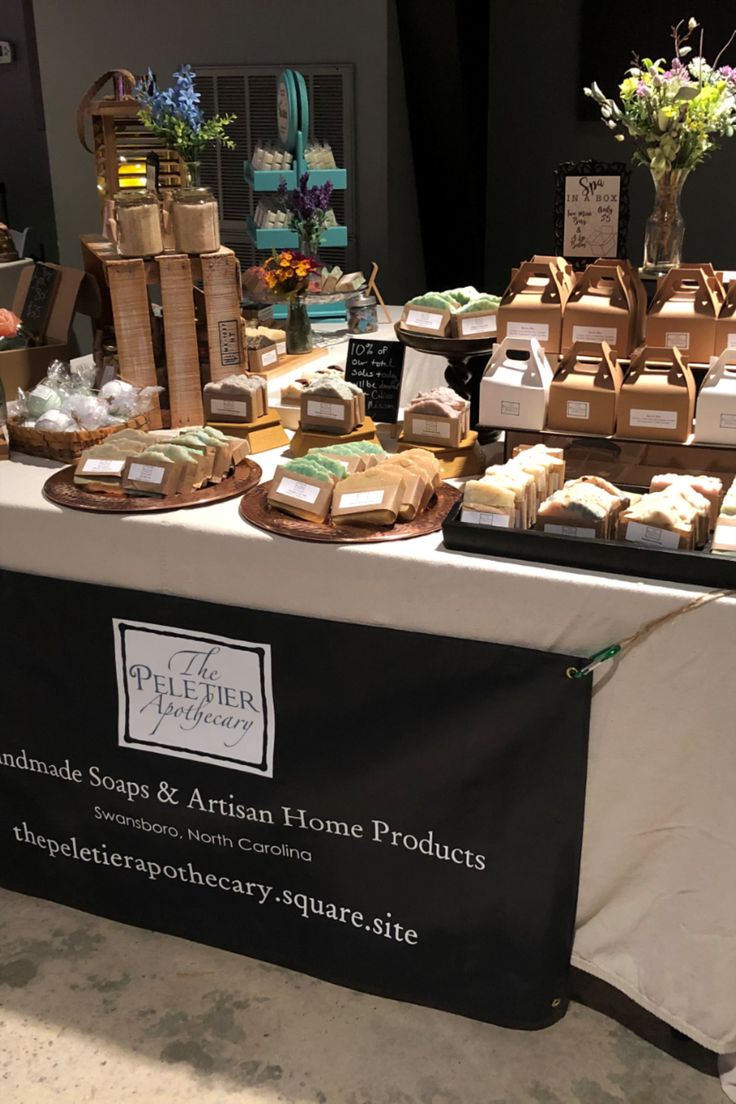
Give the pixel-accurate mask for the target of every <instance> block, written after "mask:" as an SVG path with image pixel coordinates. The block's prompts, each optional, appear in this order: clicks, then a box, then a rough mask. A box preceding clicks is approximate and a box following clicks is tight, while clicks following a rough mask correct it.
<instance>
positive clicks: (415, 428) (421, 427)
mask: <svg viewBox="0 0 736 1104" xmlns="http://www.w3.org/2000/svg"><path fill="white" fill-rule="evenodd" d="M411 425H412V433H426V435H427V437H447V438H448V439H449V437H450V423H449V422H435V421H433V420H432V419H429V418H412V422H411Z"/></svg>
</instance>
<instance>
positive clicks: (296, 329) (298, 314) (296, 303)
mask: <svg viewBox="0 0 736 1104" xmlns="http://www.w3.org/2000/svg"><path fill="white" fill-rule="evenodd" d="M311 350H312V323H311V322H310V321H309V314H308V313H307V304H306V302H305V301H304V296H303V295H295V296H294V297H293V298H292V299H289V301H288V304H287V314H286V351H287V353H289V355H294V354H295V353H309V352H311Z"/></svg>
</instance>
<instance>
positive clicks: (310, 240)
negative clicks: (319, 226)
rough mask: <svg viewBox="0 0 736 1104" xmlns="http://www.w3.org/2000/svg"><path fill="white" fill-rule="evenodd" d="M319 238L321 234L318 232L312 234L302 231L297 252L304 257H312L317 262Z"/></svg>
mask: <svg viewBox="0 0 736 1104" xmlns="http://www.w3.org/2000/svg"><path fill="white" fill-rule="evenodd" d="M321 237H322V234H321V233H320V232H319V231H317V232H312V233H309V232H307V233H305V232H304V231H302V232H301V233H300V234H299V252H300V253H303V254H304V256H305V257H313V258H314V259H315V260H316V261H318V260H319V246H320V239H321Z"/></svg>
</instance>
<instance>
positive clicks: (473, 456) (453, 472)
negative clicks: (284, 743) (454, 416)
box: [398, 429, 487, 479]
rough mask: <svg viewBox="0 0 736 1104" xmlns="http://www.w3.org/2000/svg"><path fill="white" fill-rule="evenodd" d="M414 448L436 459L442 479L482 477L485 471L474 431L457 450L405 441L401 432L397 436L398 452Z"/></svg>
mask: <svg viewBox="0 0 736 1104" xmlns="http://www.w3.org/2000/svg"><path fill="white" fill-rule="evenodd" d="M414 448H421V449H426V450H427V452H431V453H433V454H434V455H435V456H436V457H437V459H438V460H439V462H440V465H441V467H442V476H443V478H444V479H461V478H462V477H463V476H468V475H482V474H483V472H485V470H486V466H487V461H486V458H485V455H484V453H483V449H482V448H481V447H480V445H479V444H478V434H477V433H476V431H475V430H474V429H471V430H470V432H469V433H468V434H467V436H466V437H464V438H463V440H462V441H461V442H460V444H459V445H458V447H457V448H448V446H447V445H425V444H423V443H422V444H420V443H419V442H417V441H407V440H406V438H405V437H404V432H403V430H402V431H401V433H400V434H399V443H398V451H399V452H407V451H408V450H409V449H414Z"/></svg>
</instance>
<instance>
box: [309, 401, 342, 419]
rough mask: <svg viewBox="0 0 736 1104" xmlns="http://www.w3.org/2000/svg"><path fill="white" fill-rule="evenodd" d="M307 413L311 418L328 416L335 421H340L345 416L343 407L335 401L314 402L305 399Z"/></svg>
mask: <svg viewBox="0 0 736 1104" xmlns="http://www.w3.org/2000/svg"><path fill="white" fill-rule="evenodd" d="M307 414H309V415H310V416H311V417H312V418H329V419H331V420H332V421H335V422H341V421H342V420H343V418H344V417H345V408H344V407H342V406H337V405H336V404H335V403H327V402H315V401H314V400H313V399H307Z"/></svg>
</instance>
